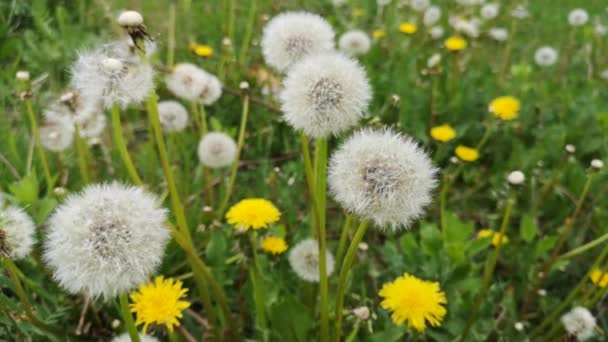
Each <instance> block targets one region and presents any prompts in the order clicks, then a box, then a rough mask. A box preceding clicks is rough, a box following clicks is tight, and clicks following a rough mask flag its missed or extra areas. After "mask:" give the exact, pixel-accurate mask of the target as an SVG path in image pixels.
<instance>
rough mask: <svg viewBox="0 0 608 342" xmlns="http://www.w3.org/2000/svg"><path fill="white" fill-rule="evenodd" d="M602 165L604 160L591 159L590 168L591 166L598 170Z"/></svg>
mask: <svg viewBox="0 0 608 342" xmlns="http://www.w3.org/2000/svg"><path fill="white" fill-rule="evenodd" d="M603 167H604V162H603V161H601V160H599V159H593V160H592V161H591V168H592V169H594V170H596V171H599V170H601V169H602V168H603Z"/></svg>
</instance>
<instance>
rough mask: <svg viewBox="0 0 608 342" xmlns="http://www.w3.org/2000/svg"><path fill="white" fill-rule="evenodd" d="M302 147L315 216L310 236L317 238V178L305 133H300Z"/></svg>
mask: <svg viewBox="0 0 608 342" xmlns="http://www.w3.org/2000/svg"><path fill="white" fill-rule="evenodd" d="M300 145H301V147H302V156H303V159H304V173H305V174H306V184H307V185H308V192H309V194H310V195H309V196H310V201H311V211H312V215H313V222H312V223H311V225H310V235H311V236H315V235H316V233H315V227H317V226H318V221H319V208H318V206H317V200H316V198H315V176H314V171H313V167H312V162H311V160H310V148H309V146H308V139H307V138H306V135H305V134H304V132H300Z"/></svg>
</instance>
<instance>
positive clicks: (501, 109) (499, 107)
mask: <svg viewBox="0 0 608 342" xmlns="http://www.w3.org/2000/svg"><path fill="white" fill-rule="evenodd" d="M520 108H521V103H520V102H519V100H518V99H517V98H515V97H513V96H500V97H497V98H495V99H494V100H492V102H490V106H489V108H488V109H489V111H490V113H492V114H494V115H495V116H497V117H498V118H500V119H502V120H505V121H508V120H513V119H516V118H517V116H518V115H519V110H520Z"/></svg>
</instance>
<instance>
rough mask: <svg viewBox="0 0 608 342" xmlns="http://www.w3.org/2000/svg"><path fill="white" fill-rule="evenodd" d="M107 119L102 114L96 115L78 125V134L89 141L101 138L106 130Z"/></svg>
mask: <svg viewBox="0 0 608 342" xmlns="http://www.w3.org/2000/svg"><path fill="white" fill-rule="evenodd" d="M106 125H107V119H106V116H105V115H103V114H102V113H98V114H95V115H93V116H91V117H89V118H88V119H86V120H83V121H82V122H79V123H78V133H79V134H80V136H81V137H83V138H87V139H95V138H99V136H101V134H102V133H103V132H104V130H105V129H106Z"/></svg>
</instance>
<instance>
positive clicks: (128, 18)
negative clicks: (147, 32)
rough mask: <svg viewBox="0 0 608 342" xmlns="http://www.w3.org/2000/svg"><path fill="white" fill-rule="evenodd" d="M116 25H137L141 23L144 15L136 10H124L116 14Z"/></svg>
mask: <svg viewBox="0 0 608 342" xmlns="http://www.w3.org/2000/svg"><path fill="white" fill-rule="evenodd" d="M116 21H117V22H118V25H120V26H123V27H126V26H139V25H143V23H144V17H143V16H142V15H141V13H139V12H137V11H124V12H122V13H120V14H119V15H118V18H117V20H116Z"/></svg>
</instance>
